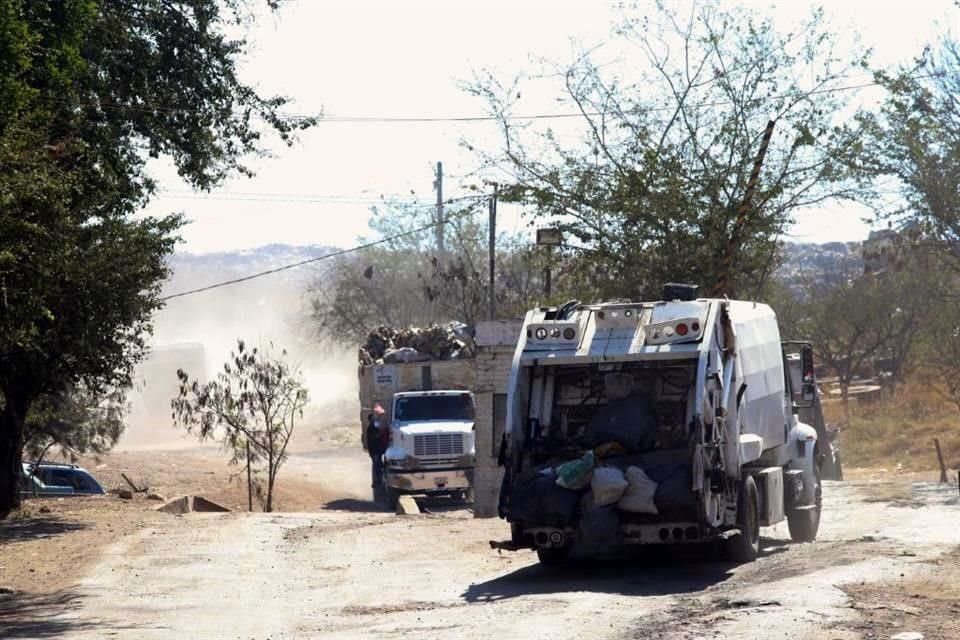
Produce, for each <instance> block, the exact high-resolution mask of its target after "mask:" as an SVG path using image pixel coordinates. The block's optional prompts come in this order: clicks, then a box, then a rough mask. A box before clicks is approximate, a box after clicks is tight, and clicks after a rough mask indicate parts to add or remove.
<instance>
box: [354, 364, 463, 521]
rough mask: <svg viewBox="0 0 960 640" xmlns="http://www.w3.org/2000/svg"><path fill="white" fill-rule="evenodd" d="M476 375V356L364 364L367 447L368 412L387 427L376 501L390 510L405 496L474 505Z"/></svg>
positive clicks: (363, 420) (361, 380) (363, 409)
mask: <svg viewBox="0 0 960 640" xmlns="http://www.w3.org/2000/svg"><path fill="white" fill-rule="evenodd" d="M474 378H475V370H474V363H473V360H472V359H463V360H446V361H425V362H420V361H418V362H403V363H393V364H389V363H388V364H382V363H381V364H372V365H366V366H361V367H360V370H359V383H360V384H359V386H360V407H361V416H360V419H361V434H362V435H361V438H362V441H363V445H364V449H368V450H369V447H368V443H367V436H366V431H367V430H366V427H367V425H368V421H369V420H370V419H371V415H373V416H374V419H376V420H379V421H381V422H382V423H383V425H384V427H385V428H388V429H389V430H390V436H389V446H388V448H387V449H386V451H385V452H384V453H383V459H382V462H383V475H382V478H381V481H380V482H381V483H382V484H380V485H375V486H374V498H375V499H377V500H381V501H383V502H384V503H385V505H386V506H387V508H389V509H393V508H395V507H396V503H397V500H398V498H399V497H400V496H401V495H404V494H408V495H415V496H441V495H442V496H450V497H453V498H455V499H464V500H472V496H473V479H474V475H473V473H474V466H475V460H476V448H475V438H474V435H475V433H474V396H473V393H472V391H471V390H470V389H471V387H472V386H473V381H474ZM378 407H379V409H380V410H382V413H381V411H379V410H378Z"/></svg>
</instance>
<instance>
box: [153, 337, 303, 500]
mask: <svg viewBox="0 0 960 640" xmlns="http://www.w3.org/2000/svg"><path fill="white" fill-rule="evenodd" d="M286 355H287V352H286V351H283V352H282V354H281V357H279V358H275V357H273V356H272V355H271V354H270V353H269V352H263V351H260V350H258V349H256V348H254V349H249V350H248V349H247V348H246V345H244V343H243V340H238V341H237V350H236V351H232V352H231V353H230V360H229V361H227V362H226V363H225V364H224V365H223V371H221V372H220V373H218V374H217V377H216V379H215V380H212V381H210V382H207V383H206V384H200V383H199V382H198V381H197V380H191V379H190V376H189V375H188V374H187V372H185V371H183V370H182V369H178V370H177V377H178V378H179V379H180V393H179V395H178V396H177V397H176V398H174V399H173V400H171V402H170V405H171V407H172V408H173V420H174V423H175V424H177V425H180V426H183V427H185V428H186V430H187V431H188V432H190V433H194V434H196V435H197V437H198V438H200V440H208V439H220V441H221V444H222V445H223V448H224V449H225V450H227V451H228V452H230V456H231V457H230V464H231V465H238V464H240V463H241V462H243V464H245V465H251V467H252V469H251V470H257V469H259V470H262V472H263V473H265V474H266V488H265V495H264V502H263V510H264V511H273V489H274V486H275V484H276V479H277V473H278V472H279V471H280V467H281V466H282V465H283V463H284V461H285V460H286V459H287V445H288V444H290V436H291V435H293V428H294V425H295V424H296V421H297V419H298V418H302V417H303V408H304V406H306V404H307V400H308V395H307V390H306V388H304V386H303V380H302V378H301V376H300V372H299V371H298V370H297V369H291V368H290V366H289V365H288V364H287V363H286V361H285V360H284V359H283V358H284V357H285V356H286ZM248 445H249V447H248ZM248 456H249V457H248ZM258 486H259V485H258Z"/></svg>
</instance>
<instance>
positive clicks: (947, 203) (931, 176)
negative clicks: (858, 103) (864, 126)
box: [864, 38, 960, 266]
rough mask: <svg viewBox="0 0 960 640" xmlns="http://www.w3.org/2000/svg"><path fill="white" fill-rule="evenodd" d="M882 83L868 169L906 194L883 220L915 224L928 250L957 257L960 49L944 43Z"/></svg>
mask: <svg viewBox="0 0 960 640" xmlns="http://www.w3.org/2000/svg"><path fill="white" fill-rule="evenodd" d="M877 78H878V80H879V81H880V82H881V83H882V84H883V86H884V87H885V88H886V89H887V92H888V95H887V99H886V101H885V102H884V104H883V107H882V109H881V110H880V113H879V114H875V115H874V116H873V117H871V118H870V124H871V127H870V128H869V129H868V131H869V132H870V133H872V134H873V135H872V137H871V138H870V142H871V146H872V147H873V148H875V149H876V150H877V151H878V153H876V154H871V155H868V156H865V158H864V160H865V165H866V166H867V167H868V168H869V169H870V170H872V171H875V172H877V173H878V174H880V175H882V176H887V177H893V178H895V180H896V184H898V185H899V188H900V195H902V196H903V199H902V201H900V202H899V203H889V204H888V206H887V207H886V208H884V209H882V210H881V211H880V216H881V217H886V218H891V219H896V220H899V221H903V222H908V223H911V224H910V226H911V227H912V232H913V233H914V234H916V235H919V236H922V237H923V239H924V244H925V245H927V246H933V247H935V248H937V249H939V250H943V251H946V252H948V253H949V254H952V255H953V256H954V257H955V258H960V192H958V191H957V188H956V187H957V184H958V183H960V44H958V43H957V42H956V41H955V40H952V39H949V38H946V39H944V40H942V42H941V43H940V45H939V47H937V48H928V49H927V50H926V51H925V52H924V54H923V56H922V57H921V58H920V59H919V60H918V61H917V62H916V63H915V64H914V65H912V66H909V67H906V68H901V69H899V70H897V71H895V72H879V73H877ZM954 266H957V264H956V263H954Z"/></svg>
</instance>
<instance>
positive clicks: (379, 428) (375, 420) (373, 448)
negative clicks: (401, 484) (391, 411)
mask: <svg viewBox="0 0 960 640" xmlns="http://www.w3.org/2000/svg"><path fill="white" fill-rule="evenodd" d="M385 413H386V412H385V411H384V410H383V407H382V406H380V403H379V402H378V403H377V404H376V405H375V406H374V407H373V412H371V413H369V414H367V453H369V454H370V464H371V484H370V486H371V487H373V499H374V500H379V499H380V498H381V496H382V492H383V488H384V485H383V454H384V453H385V452H386V450H387V447H389V446H390V429H389V427H387V425H385V424H383V418H384V414H385Z"/></svg>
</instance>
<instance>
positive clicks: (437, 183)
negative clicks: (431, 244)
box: [433, 162, 444, 263]
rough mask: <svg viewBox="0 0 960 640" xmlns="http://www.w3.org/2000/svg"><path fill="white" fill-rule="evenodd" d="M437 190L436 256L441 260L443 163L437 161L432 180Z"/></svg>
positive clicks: (442, 249)
mask: <svg viewBox="0 0 960 640" xmlns="http://www.w3.org/2000/svg"><path fill="white" fill-rule="evenodd" d="M433 186H434V188H435V189H436V190H437V258H438V259H439V260H440V262H441V263H442V262H443V258H444V255H443V254H444V247H443V226H444V225H443V163H442V162H438V163H437V175H436V179H435V180H434V182H433Z"/></svg>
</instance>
